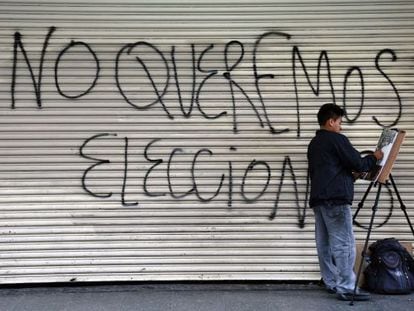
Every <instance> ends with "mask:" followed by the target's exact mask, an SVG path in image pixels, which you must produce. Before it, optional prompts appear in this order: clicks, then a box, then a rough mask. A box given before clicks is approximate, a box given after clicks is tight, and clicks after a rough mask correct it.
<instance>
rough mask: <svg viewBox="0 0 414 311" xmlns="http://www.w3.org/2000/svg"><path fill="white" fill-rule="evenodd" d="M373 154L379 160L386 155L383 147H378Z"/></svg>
mask: <svg viewBox="0 0 414 311" xmlns="http://www.w3.org/2000/svg"><path fill="white" fill-rule="evenodd" d="M373 155H374V157H375V158H376V159H377V160H381V159H382V158H383V157H384V152H382V150H381V149H378V150H376V151H375V152H374V153H373Z"/></svg>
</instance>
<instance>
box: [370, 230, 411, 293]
mask: <svg viewBox="0 0 414 311" xmlns="http://www.w3.org/2000/svg"><path fill="white" fill-rule="evenodd" d="M369 249H370V251H371V254H370V256H369V264H368V266H367V267H366V269H365V271H364V276H365V284H364V287H365V288H366V289H367V290H369V291H372V292H375V293H380V294H409V293H410V292H411V290H414V259H413V257H412V256H411V254H410V253H409V252H408V251H407V250H406V249H405V248H404V247H403V246H402V245H401V244H400V243H399V242H398V241H397V240H396V239H394V238H388V239H383V240H378V241H376V242H375V243H373V244H371V245H370V247H369Z"/></svg>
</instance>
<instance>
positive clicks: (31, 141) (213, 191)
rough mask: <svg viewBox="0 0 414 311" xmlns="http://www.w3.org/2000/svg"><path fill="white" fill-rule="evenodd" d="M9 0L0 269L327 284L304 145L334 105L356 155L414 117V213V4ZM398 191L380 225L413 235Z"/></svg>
mask: <svg viewBox="0 0 414 311" xmlns="http://www.w3.org/2000/svg"><path fill="white" fill-rule="evenodd" d="M0 7H1V10H0V70H1V76H0V92H1V93H0V110H1V116H0V140H1V144H0V150H1V153H0V162H1V165H0V174H1V175H0V182H1V188H0V213H1V218H0V224H1V227H0V232H1V236H0V265H1V267H0V283H22V282H25V283H29V282H62V281H63V282H65V281H111V280H113V281H115V280H232V279H242V280H248V279H257V280H260V279H272V280H279V279H285V280H304V279H317V278H318V277H319V272H318V265H317V258H316V250H315V245H314V229H313V215H312V212H311V211H309V210H306V211H304V202H305V200H306V167H307V163H306V156H305V152H306V147H307V144H308V142H309V140H310V138H311V137H312V136H313V134H314V131H315V130H316V129H317V124H316V120H315V114H316V112H317V110H318V107H319V105H320V104H322V103H325V102H332V101H335V102H336V103H337V104H340V105H343V106H345V108H346V110H347V112H348V115H347V120H348V122H345V124H344V133H345V134H347V135H348V136H349V137H350V139H351V141H352V142H353V143H354V144H355V146H356V147H357V148H358V149H359V150H366V149H372V148H373V146H375V144H376V141H377V139H378V137H379V134H380V131H381V126H380V125H383V126H390V125H391V124H392V125H393V126H397V127H399V128H402V129H405V130H407V132H408V137H407V139H406V141H405V143H404V147H403V149H402V151H401V154H400V157H399V159H398V161H397V163H396V167H395V170H394V176H395V179H396V182H397V184H398V186H399V190H400V192H401V195H402V197H403V199H404V202H405V203H406V206H407V209H408V212H409V214H410V215H411V216H412V215H413V213H414V196H413V192H412V189H413V184H414V180H413V177H414V158H413V157H412V154H413V151H414V138H413V137H414V134H413V133H414V122H413V121H414V99H413V85H414V77H413V72H412V70H413V51H414V3H413V1H381V0H375V1H373V0H368V1H343V0H341V1H324V0H320V1H305V0H300V1H262V0H260V1H254V2H252V1H245V0H239V1H231V0H227V1H216V0H213V1H172V0H171V1H170V0H162V1H160V0H155V1H151V3H149V1H132V0H131V1H124V0H122V1H117V2H116V3H115V2H114V1H87V2H80V1H61V2H58V1H2V2H1V4H0ZM53 27H54V28H53ZM28 63H29V64H30V69H31V70H32V71H30V70H29V66H28ZM33 81H34V82H33ZM373 117H376V118H377V121H378V122H379V123H380V124H377V123H376V122H375V120H374V119H373ZM272 128H273V132H272V130H271V129H272ZM287 130H288V131H287ZM366 187H367V184H366V183H364V182H358V184H357V186H356V190H357V191H356V192H357V194H356V196H357V198H356V201H358V199H359V198H360V197H361V196H362V194H363V192H364V191H365V189H366ZM382 198H383V199H382V200H381V204H380V208H379V215H378V218H377V225H378V228H376V229H375V230H374V233H373V236H372V239H376V238H381V237H388V236H395V237H397V238H399V239H401V240H409V241H412V238H413V237H412V235H411V232H410V230H409V227H408V225H407V222H406V219H405V218H404V216H403V214H402V212H401V210H400V209H399V204H398V202H397V200H396V198H394V201H392V199H391V197H390V196H389V194H388V191H385V194H384V195H383V197H382ZM370 202H372V198H371V197H370V198H369V202H367V203H366V207H365V208H364V209H363V210H362V211H361V213H360V217H359V219H358V220H359V222H361V223H362V224H364V223H365V224H366V223H367V221H368V218H369V216H370V215H371V209H370ZM275 207H276V208H275ZM276 210H277V212H276V214H275V215H274V216H275V217H274V218H273V219H269V217H270V218H272V217H271V216H272V213H273V212H274V211H276ZM302 222H304V226H303V227H302V226H301V224H302ZM365 234H366V231H365V230H364V229H357V237H358V239H363V238H364V237H365Z"/></svg>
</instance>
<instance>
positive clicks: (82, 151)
mask: <svg viewBox="0 0 414 311" xmlns="http://www.w3.org/2000/svg"><path fill="white" fill-rule="evenodd" d="M107 136H117V135H116V134H109V133H102V134H97V135H94V136H92V137H90V138H88V139H87V140H85V142H84V143H83V144H82V146H81V147H80V148H79V154H80V156H81V157H83V158H85V159H88V160H91V161H93V162H94V164H92V165H91V166H90V167H89V168H87V169H86V170H85V172H84V173H83V176H82V187H83V190H85V191H86V192H87V193H89V194H90V195H91V196H93V197H95V198H109V197H111V196H112V192H109V193H96V192H94V191H92V190H90V189H89V187H88V185H87V179H88V178H87V177H88V174H89V173H90V172H91V171H92V170H93V169H95V168H96V167H98V166H101V165H104V164H109V163H111V161H110V160H108V159H100V158H96V157H93V156H90V155H87V154H86V153H85V148H86V146H87V145H88V144H89V142H91V141H94V140H96V139H100V138H102V137H107Z"/></svg>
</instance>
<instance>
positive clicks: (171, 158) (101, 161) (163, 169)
mask: <svg viewBox="0 0 414 311" xmlns="http://www.w3.org/2000/svg"><path fill="white" fill-rule="evenodd" d="M108 138H111V139H114V138H118V139H121V138H119V136H118V135H117V134H110V133H103V134H97V135H93V136H92V137H90V138H88V139H87V140H85V142H84V143H83V144H82V146H81V147H80V152H79V153H80V155H81V156H82V157H83V158H85V159H87V160H90V161H92V163H93V164H92V165H90V166H89V167H88V168H87V169H86V170H85V171H84V173H83V176H82V187H83V189H84V190H85V191H86V192H87V193H88V194H89V195H91V196H93V197H96V198H100V199H108V198H110V197H112V195H113V193H114V192H108V193H97V192H96V191H94V190H93V189H91V187H90V186H88V180H89V174H90V173H91V172H92V171H94V170H95V169H98V167H99V166H102V165H103V166H104V165H109V164H111V163H112V162H111V160H109V159H108V158H102V157H97V156H93V155H90V153H88V152H87V148H88V147H90V145H91V144H93V143H95V142H96V141H99V140H102V139H108ZM159 142H162V139H154V140H152V141H150V142H149V143H148V144H147V145H146V146H145V149H144V150H143V154H144V158H145V160H146V162H147V163H150V164H151V166H150V167H149V168H146V172H145V176H144V178H143V180H142V190H143V193H144V194H145V195H146V196H148V197H161V196H167V195H168V196H170V197H171V198H173V199H175V200H180V199H184V198H186V197H187V196H190V195H192V196H193V197H192V198H193V199H195V200H196V201H199V202H203V203H207V202H210V201H213V200H214V199H216V198H217V197H218V196H219V195H223V196H226V201H227V207H228V208H232V206H233V198H234V193H236V192H237V193H238V194H239V195H240V197H241V198H242V201H243V202H245V203H249V204H253V203H255V202H258V201H259V200H260V198H261V197H262V196H263V195H264V194H265V193H266V192H267V191H268V189H269V185H270V182H271V180H272V171H274V168H271V167H270V165H269V164H268V163H267V162H266V161H262V160H256V159H253V160H252V161H250V163H249V164H248V165H247V167H246V168H245V170H244V173H243V176H242V178H241V180H240V181H241V182H240V186H239V189H238V190H236V189H234V183H233V180H234V174H233V160H229V161H228V169H226V170H225V171H223V172H221V173H220V174H219V176H218V178H217V182H216V187H215V190H213V191H212V190H210V188H209V190H208V191H207V192H206V193H209V196H206V193H203V187H201V186H200V183H199V182H198V174H199V173H201V174H203V173H205V169H202V168H200V169H199V168H198V167H197V166H198V165H199V164H202V163H203V159H205V158H208V161H210V162H211V161H213V163H214V161H215V160H214V156H215V153H214V151H212V150H211V149H208V148H201V149H199V150H197V151H195V152H194V153H186V150H185V149H183V148H179V147H176V148H173V149H172V150H171V151H170V152H169V153H168V156H167V158H168V160H166V161H164V159H163V157H164V158H165V155H164V156H163V155H159V154H157V155H155V156H154V155H152V154H151V153H152V152H151V151H152V149H153V148H156V144H157V143H159ZM123 145H124V148H123V153H124V156H123V161H124V172H123V182H122V188H121V190H120V197H121V199H120V202H121V204H122V205H123V206H136V205H138V202H136V201H127V200H126V198H125V195H126V185H127V183H128V172H129V170H130V168H129V166H128V163H129V160H128V159H129V151H128V150H129V139H128V137H124V138H123ZM229 151H230V154H234V152H236V151H237V149H236V148H235V147H230V148H229ZM183 155H190V156H191V157H192V160H191V161H190V162H186V161H185V160H177V158H178V157H180V156H183ZM176 161H177V162H180V163H187V164H188V166H189V168H188V170H189V173H190V176H191V185H190V186H189V188H188V190H186V191H184V192H183V193H177V192H176V190H174V180H173V178H172V175H173V173H172V168H173V165H174V163H175V162H176ZM143 165H144V166H145V165H146V164H145V162H144V163H143ZM135 169H136V168H135ZM259 170H262V171H264V172H265V175H266V177H265V179H264V183H263V187H262V189H261V190H259V191H257V192H256V193H253V196H251V193H250V192H248V191H247V189H246V187H247V183H248V182H249V180H250V177H249V174H251V173H252V172H253V171H259ZM287 170H289V173H290V176H291V178H292V181H293V191H294V193H295V203H296V208H297V211H298V225H299V226H300V227H301V228H303V226H304V220H305V206H306V202H304V207H303V208H302V207H300V202H299V190H298V186H297V182H296V175H295V172H294V168H293V164H292V161H291V159H290V157H289V156H286V157H285V158H284V161H283V166H282V168H281V178H280V181H279V187H278V190H277V192H276V199H275V202H274V210H273V211H272V212H271V215H270V216H269V218H270V219H274V218H275V216H276V209H277V207H278V205H279V198H280V193H281V191H282V186H283V185H284V181H285V172H286V171H287ZM154 173H156V174H157V175H158V176H159V175H160V174H161V175H163V176H164V178H165V180H166V183H167V185H168V191H167V190H164V191H159V187H156V188H157V189H158V191H151V190H150V189H149V188H150V186H149V184H150V183H151V179H152V178H153V177H152V175H153V174H154ZM225 184H227V188H225V187H224V186H225ZM136 190H138V189H136Z"/></svg>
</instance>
